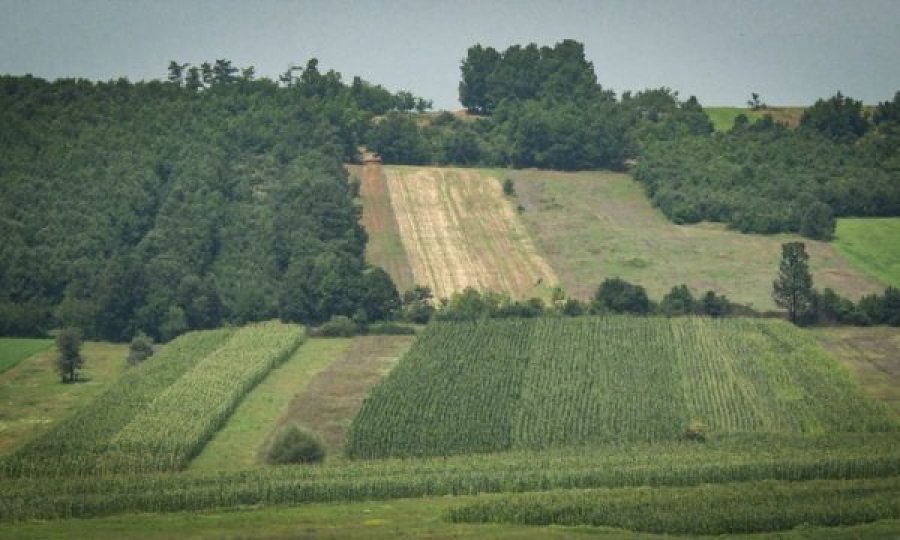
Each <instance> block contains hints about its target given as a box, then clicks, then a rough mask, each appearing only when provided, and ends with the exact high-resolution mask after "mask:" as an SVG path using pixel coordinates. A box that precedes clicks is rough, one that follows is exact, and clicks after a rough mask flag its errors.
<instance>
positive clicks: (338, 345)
mask: <svg viewBox="0 0 900 540" xmlns="http://www.w3.org/2000/svg"><path fill="white" fill-rule="evenodd" d="M322 341H324V342H325V343H323V346H326V347H328V349H327V351H328V353H329V354H331V355H332V356H331V358H332V359H334V358H336V360H333V361H332V362H330V364H329V365H328V367H327V368H325V369H323V370H322V371H320V372H319V373H318V375H316V376H315V377H314V378H313V379H312V380H311V381H310V382H309V383H308V384H307V385H306V387H305V388H304V389H303V390H302V391H301V392H299V393H298V394H297V395H296V397H295V398H294V399H293V400H292V401H291V403H290V406H289V408H288V410H287V412H286V414H285V415H284V416H283V417H282V419H281V421H280V422H279V423H280V424H284V423H288V422H293V423H295V424H298V425H300V426H302V427H304V428H305V429H307V430H309V431H311V432H313V433H315V434H317V435H319V436H320V437H321V438H322V440H323V442H324V443H325V448H326V449H327V451H328V456H329V459H331V460H334V459H336V458H339V457H340V456H341V455H342V454H343V450H344V438H345V436H346V433H347V429H348V428H349V427H350V423H351V421H352V420H353V417H354V416H356V413H357V411H358V410H359V407H360V405H361V404H362V402H363V399H365V397H366V396H367V395H368V393H369V390H370V389H371V387H372V385H374V384H376V383H377V382H379V381H381V379H382V378H384V376H385V375H386V374H387V373H388V372H389V371H390V370H391V369H392V368H393V367H394V365H396V363H397V361H398V360H399V358H400V356H402V355H403V353H404V352H406V350H407V349H408V348H409V346H410V345H411V344H412V341H413V337H412V336H360V337H356V338H353V339H352V340H345V339H330V340H322Z"/></svg>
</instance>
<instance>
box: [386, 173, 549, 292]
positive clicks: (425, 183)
mask: <svg viewBox="0 0 900 540" xmlns="http://www.w3.org/2000/svg"><path fill="white" fill-rule="evenodd" d="M385 173H386V174H385V176H386V178H387V186H388V191H389V193H390V198H391V205H392V207H393V209H394V213H395V215H396V216H397V222H398V224H399V227H400V236H401V238H402V240H403V245H404V247H405V248H406V253H407V255H408V256H409V262H410V266H411V267H412V273H413V276H414V279H415V282H416V283H417V284H420V285H427V286H429V287H431V289H432V291H434V293H435V296H436V297H438V298H441V297H447V296H449V295H450V294H451V293H453V292H456V291H460V290H462V289H464V288H466V287H474V288H476V289H479V290H493V291H502V292H506V293H509V294H510V296H512V297H514V298H523V297H531V296H541V291H542V290H545V289H546V286H549V285H552V284H555V283H556V282H557V279H556V274H555V273H554V272H553V269H552V268H551V267H550V265H549V264H547V262H546V261H545V260H544V259H543V257H541V256H540V255H539V254H538V252H537V250H536V248H535V246H534V243H533V242H532V241H531V238H530V237H529V236H528V232H527V230H526V228H525V227H524V225H523V224H522V223H521V221H520V219H519V217H518V216H517V215H516V211H515V210H514V208H513V204H512V203H511V202H510V201H508V200H507V199H506V198H505V197H504V196H503V193H502V189H501V187H500V182H499V181H498V180H497V179H496V178H493V177H491V176H489V175H487V174H485V173H482V172H481V171H478V170H475V169H457V168H453V169H451V168H436V167H389V168H386V169H385Z"/></svg>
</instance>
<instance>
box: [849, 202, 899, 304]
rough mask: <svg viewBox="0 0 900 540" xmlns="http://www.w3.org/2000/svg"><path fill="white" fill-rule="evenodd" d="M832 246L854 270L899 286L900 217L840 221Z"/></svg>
mask: <svg viewBox="0 0 900 540" xmlns="http://www.w3.org/2000/svg"><path fill="white" fill-rule="evenodd" d="M834 247H835V248H836V249H837V250H838V251H839V252H840V253H841V254H843V255H844V256H845V257H846V258H847V260H849V261H850V263H851V264H852V265H854V266H855V267H857V268H859V269H860V270H862V271H864V272H866V273H868V274H870V275H872V276H875V277H876V278H878V279H880V280H881V281H883V282H884V283H887V284H888V285H892V286H894V287H900V218H844V219H839V220H838V222H837V229H836V231H835V240H834Z"/></svg>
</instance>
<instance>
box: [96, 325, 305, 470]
mask: <svg viewBox="0 0 900 540" xmlns="http://www.w3.org/2000/svg"><path fill="white" fill-rule="evenodd" d="M302 341H303V330H302V328H301V327H299V326H296V325H289V324H282V323H280V322H267V323H259V324H252V325H249V326H245V327H243V328H241V329H239V330H237V331H236V332H235V333H234V336H232V337H231V339H229V340H228V341H227V342H226V343H225V345H223V346H222V347H221V348H219V349H217V350H216V351H215V352H213V353H212V354H210V355H209V356H207V357H206V358H204V359H203V360H201V361H200V362H198V363H197V364H196V365H195V366H194V368H193V369H192V370H191V371H189V372H187V373H186V374H185V375H184V376H183V377H181V378H180V379H178V380H177V381H176V382H175V383H173V384H172V385H171V386H169V387H168V388H166V389H165V390H164V391H163V392H161V393H159V395H157V396H156V398H155V399H154V400H153V401H152V402H150V403H149V404H148V406H147V407H146V408H145V409H143V410H142V411H141V412H140V413H138V414H137V415H135V416H134V418H132V419H131V421H130V422H128V424H126V425H125V426H124V427H123V428H122V430H121V431H119V433H117V434H116V436H115V437H114V438H113V439H112V441H111V445H110V450H109V451H107V452H106V453H105V454H104V455H103V456H101V461H103V462H104V463H103V468H104V469H105V470H108V471H115V472H130V473H141V472H151V471H168V470H179V469H181V468H183V467H185V466H186V465H187V463H188V462H189V461H190V460H191V459H192V458H193V457H194V456H196V455H197V454H198V453H199V452H200V451H201V450H202V449H203V446H204V445H205V444H206V442H207V441H209V440H210V438H212V436H213V435H214V434H215V433H216V432H217V431H218V430H219V428H220V427H222V425H223V424H224V423H225V421H226V420H227V419H228V417H229V416H230V415H231V412H232V411H233V410H234V408H235V407H236V406H237V404H238V403H239V402H240V401H241V399H242V398H243V397H244V396H245V395H246V394H247V393H248V392H249V391H250V390H251V389H252V388H253V387H254V386H256V384H257V383H258V382H259V381H261V380H262V379H263V378H264V377H265V376H266V375H267V374H268V373H269V372H270V371H271V370H272V369H273V368H275V367H276V366H278V365H279V364H281V363H282V362H284V361H285V360H287V359H288V358H289V357H290V355H291V354H293V352H294V350H296V348H297V347H298V346H299V345H300V343H301V342H302Z"/></svg>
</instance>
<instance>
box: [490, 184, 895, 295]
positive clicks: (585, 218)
mask: <svg viewBox="0 0 900 540" xmlns="http://www.w3.org/2000/svg"><path fill="white" fill-rule="evenodd" d="M508 175H509V176H510V177H511V178H512V179H513V180H514V181H515V187H516V192H517V193H518V200H519V203H520V204H522V205H523V206H525V208H526V210H525V212H523V213H522V214H521V217H522V219H523V221H524V222H525V224H526V225H527V227H528V229H529V231H530V232H531V235H532V237H533V238H534V239H535V242H536V243H537V247H538V248H539V249H540V250H541V252H542V253H544V254H545V255H546V256H547V258H548V260H549V261H550V263H551V264H552V265H553V268H554V270H556V272H557V274H558V275H559V278H560V281H561V282H562V284H563V286H564V287H565V288H566V290H567V291H568V292H569V293H570V294H572V295H573V296H576V297H578V298H582V299H587V298H590V297H591V295H592V294H593V293H594V291H595V290H596V289H597V286H598V285H599V284H600V283H601V282H602V281H603V279H604V278H608V277H615V276H618V277H621V278H623V279H626V280H628V281H631V282H633V283H638V284H640V285H643V286H644V287H645V288H646V289H647V292H648V293H649V294H650V295H651V297H653V298H655V299H657V300H659V299H661V298H662V296H663V295H664V294H666V293H667V292H668V291H669V290H670V289H671V288H672V287H673V286H674V285H679V284H681V283H686V284H687V285H688V286H689V287H691V289H693V291H694V293H695V294H697V293H703V292H704V291H706V290H710V289H711V290H714V291H716V292H717V293H724V294H725V295H727V296H728V298H729V299H731V300H734V301H737V302H740V303H742V304H749V305H752V306H753V307H754V308H756V309H760V310H769V309H775V303H774V301H773V300H772V280H773V279H775V275H776V274H777V272H778V261H779V260H780V257H781V244H782V243H783V242H789V241H795V240H800V241H803V242H805V244H806V250H807V252H808V253H809V256H810V266H811V268H812V272H813V278H814V280H815V285H816V287H819V288H824V287H831V288H832V289H834V290H835V291H837V292H838V293H840V294H841V295H843V296H847V297H849V298H852V299H854V300H856V299H858V298H859V297H860V296H862V295H864V294H868V293H872V292H881V291H883V290H884V285H883V284H882V283H880V282H879V281H878V280H876V279H875V278H873V277H870V276H867V275H865V274H864V273H863V272H861V271H859V270H857V269H856V268H854V267H853V266H852V265H851V264H850V263H849V262H848V261H847V260H846V259H845V258H844V257H843V256H841V254H840V253H838V252H837V251H836V250H835V249H834V246H833V245H832V244H829V243H826V242H819V241H815V240H810V239H808V238H802V237H799V236H797V235H789V234H776V235H768V236H766V235H758V234H742V233H739V232H737V231H731V230H728V229H726V228H725V226H724V225H722V224H720V223H700V224H697V225H676V224H674V223H672V222H671V221H669V220H667V219H666V217H665V216H664V215H663V214H662V212H660V211H659V210H658V209H656V208H654V207H653V205H652V204H651V203H650V201H648V200H647V197H646V196H645V195H644V192H643V190H642V188H641V186H640V184H638V183H637V182H636V181H634V180H633V179H631V178H630V177H629V176H627V175H624V174H618V173H610V172H579V173H562V172H554V171H537V170H523V171H510V172H509V173H508Z"/></svg>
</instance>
